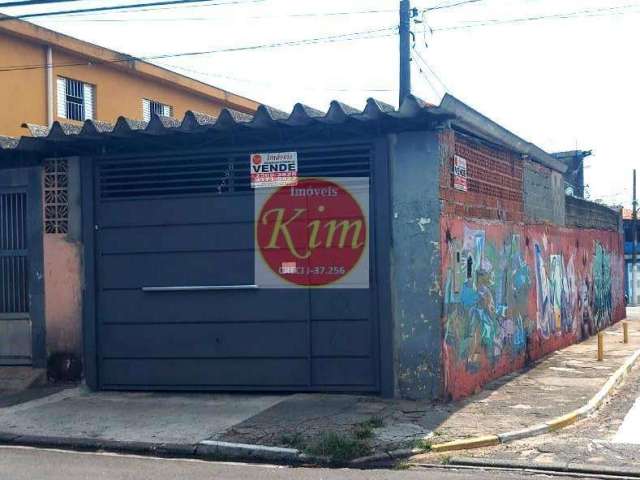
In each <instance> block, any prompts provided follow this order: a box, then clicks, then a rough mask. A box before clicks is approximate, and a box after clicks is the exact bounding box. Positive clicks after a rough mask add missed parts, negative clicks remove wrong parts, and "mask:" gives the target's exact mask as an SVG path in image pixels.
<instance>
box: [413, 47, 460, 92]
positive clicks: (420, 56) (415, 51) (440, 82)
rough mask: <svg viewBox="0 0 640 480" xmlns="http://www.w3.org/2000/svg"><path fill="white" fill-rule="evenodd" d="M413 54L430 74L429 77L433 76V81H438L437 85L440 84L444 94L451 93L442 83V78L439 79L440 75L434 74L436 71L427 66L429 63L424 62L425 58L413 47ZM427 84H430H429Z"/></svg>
mask: <svg viewBox="0 0 640 480" xmlns="http://www.w3.org/2000/svg"><path fill="white" fill-rule="evenodd" d="M413 52H414V53H415V54H416V57H417V59H418V60H419V61H420V63H422V64H423V65H424V67H425V68H426V69H427V70H429V72H431V75H433V76H434V77H435V79H436V80H437V81H438V83H439V84H440V86H441V87H442V89H443V90H444V92H445V93H447V92H451V90H449V88H447V85H446V84H445V83H444V82H443V81H442V78H440V75H438V74H437V73H436V71H435V70H434V69H433V68H432V67H431V65H429V63H428V62H427V61H426V60H425V58H424V57H423V56H422V55H420V52H419V51H418V50H417V49H416V48H415V47H414V48H413ZM429 83H431V82H429Z"/></svg>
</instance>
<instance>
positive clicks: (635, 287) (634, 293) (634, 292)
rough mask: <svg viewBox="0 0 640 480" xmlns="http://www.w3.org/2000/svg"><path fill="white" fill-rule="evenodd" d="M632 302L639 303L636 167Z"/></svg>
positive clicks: (634, 178)
mask: <svg viewBox="0 0 640 480" xmlns="http://www.w3.org/2000/svg"><path fill="white" fill-rule="evenodd" d="M631 242H632V243H631V304H632V305H637V304H638V301H637V299H638V297H637V294H638V274H637V271H636V267H637V260H638V259H637V256H638V253H637V252H638V196H637V191H636V169H635V168H634V169H633V214H632V216H631Z"/></svg>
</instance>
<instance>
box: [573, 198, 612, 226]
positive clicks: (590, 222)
mask: <svg viewBox="0 0 640 480" xmlns="http://www.w3.org/2000/svg"><path fill="white" fill-rule="evenodd" d="M566 205H567V207H566V211H567V216H566V218H567V226H572V227H579V228H598V229H603V230H615V231H622V217H621V215H620V213H619V212H616V211H615V210H612V209H611V208H609V207H606V206H604V205H599V204H597V203H593V202H589V201H587V200H582V199H580V198H575V197H566Z"/></svg>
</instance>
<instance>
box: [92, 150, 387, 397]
mask: <svg viewBox="0 0 640 480" xmlns="http://www.w3.org/2000/svg"><path fill="white" fill-rule="evenodd" d="M296 150H297V151H298V155H299V163H300V173H301V175H303V176H318V175H322V176H344V177H349V176H365V175H366V176H368V175H369V171H370V160H371V151H372V147H371V146H370V145H368V144H367V145H348V146H344V145H342V146H333V147H326V146H323V147H315V148H313V147H307V148H296ZM249 153H250V152H247V151H243V152H212V153H211V152H209V153H206V154H201V155H190V156H188V157H186V156H183V157H179V156H175V155H173V156H154V157H133V158H132V157H120V158H111V159H105V160H103V161H101V162H100V163H99V164H98V165H97V168H96V169H95V177H94V181H95V185H96V187H95V202H96V208H95V223H96V225H95V232H96V236H95V239H96V242H95V251H96V257H97V258H96V272H97V273H96V275H97V278H96V287H97V292H96V293H97V295H96V317H97V323H96V326H97V329H96V330H97V331H96V335H97V349H98V352H97V353H98V358H97V360H98V362H97V365H98V384H99V386H100V387H101V388H104V389H171V390H287V391H318V390H323V391H337V390H340V391H377V390H378V389H379V379H378V378H379V374H378V370H379V369H378V364H377V362H378V353H377V352H378V326H377V315H376V308H375V290H374V286H373V285H372V286H371V288H370V289H368V290H366V289H360V290H356V289H352V290H349V289H305V288H299V289H278V290H273V289H260V288H259V287H257V286H255V285H254V283H255V280H254V255H255V254H256V253H255V251H254V250H255V248H254V209H255V207H254V193H253V190H252V189H251V188H250V185H249V161H248V159H249ZM372 230H373V229H372ZM373 251H374V248H373V246H371V247H370V252H371V254H373V253H372V252H373ZM371 265H374V262H371Z"/></svg>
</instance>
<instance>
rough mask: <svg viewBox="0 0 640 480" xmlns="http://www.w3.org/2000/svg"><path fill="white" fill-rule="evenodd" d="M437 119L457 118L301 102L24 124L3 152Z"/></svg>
mask: <svg viewBox="0 0 640 480" xmlns="http://www.w3.org/2000/svg"><path fill="white" fill-rule="evenodd" d="M435 118H440V119H442V120H446V119H449V118H452V116H451V115H449V114H447V113H446V112H444V111H442V110H440V109H439V108H438V107H434V106H432V105H428V104H425V103H424V102H423V101H422V100H420V99H418V98H416V97H414V96H410V97H407V99H406V100H405V101H404V102H403V104H402V106H401V107H400V109H398V110H396V109H395V108H394V107H392V106H391V105H387V104H385V103H383V102H381V101H379V100H375V99H369V100H367V103H366V106H365V108H364V109H363V110H359V109H357V108H354V107H351V106H349V105H345V104H344V103H341V102H338V101H333V102H331V104H330V106H329V109H328V110H327V111H326V112H322V111H320V110H316V109H314V108H311V107H308V106H306V105H303V104H301V103H298V104H296V105H295V106H294V107H293V110H292V111H291V112H290V113H286V112H283V111H280V110H277V109H275V108H272V107H269V106H266V105H261V106H260V107H259V108H258V110H257V112H256V113H255V115H248V114H245V113H242V112H238V111H236V110H232V109H228V108H225V109H223V110H222V111H221V112H220V115H219V116H218V117H213V116H211V115H207V114H204V113H200V112H193V111H188V112H186V114H185V115H184V117H183V118H182V120H178V119H175V118H170V117H162V116H159V115H153V116H152V119H151V121H150V122H148V123H147V122H143V121H140V120H132V119H130V118H125V117H120V118H118V120H117V121H116V123H106V122H100V121H95V120H86V121H85V122H84V123H83V124H79V123H78V124H76V123H62V122H54V123H53V125H52V127H51V128H47V127H44V126H41V125H34V124H24V125H23V127H24V128H26V129H28V131H29V133H30V134H31V136H30V137H21V138H20V139H12V141H10V142H9V141H7V142H3V143H0V151H3V152H4V153H5V154H6V153H7V152H8V151H14V152H15V151H24V152H34V151H43V152H46V151H47V150H49V151H51V150H54V149H55V148H54V146H53V147H52V144H63V143H64V144H65V145H68V144H70V142H73V141H86V140H94V141H99V140H118V139H123V138H127V139H132V138H136V137H146V138H148V137H149V136H164V135H171V134H185V133H187V134H188V133H202V132H206V131H208V130H218V131H229V130H260V129H263V130H267V129H275V128H282V127H292V128H294V127H309V126H313V125H342V124H346V123H349V122H356V123H358V124H363V125H364V124H366V123H367V122H383V123H384V122H385V121H402V120H420V119H425V120H427V119H431V120H433V119H435Z"/></svg>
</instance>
